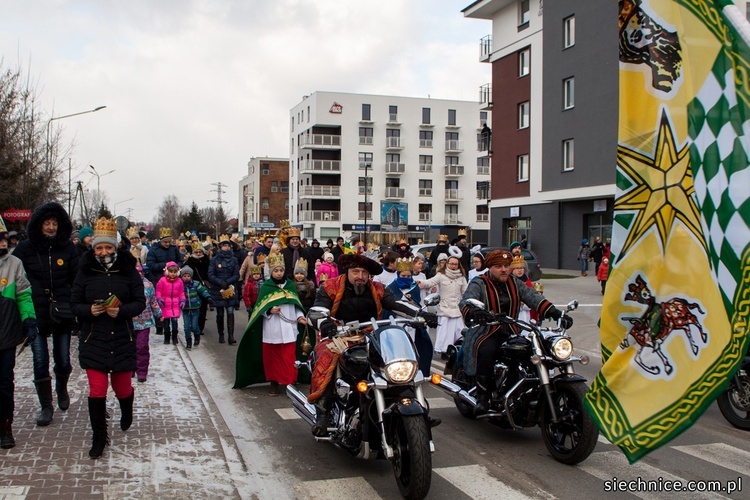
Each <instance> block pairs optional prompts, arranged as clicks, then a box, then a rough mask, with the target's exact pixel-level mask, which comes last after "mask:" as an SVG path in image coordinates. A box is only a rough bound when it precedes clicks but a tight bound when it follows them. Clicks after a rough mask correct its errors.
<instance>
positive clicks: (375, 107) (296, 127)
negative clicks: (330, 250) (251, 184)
mask: <svg viewBox="0 0 750 500" xmlns="http://www.w3.org/2000/svg"><path fill="white" fill-rule="evenodd" d="M488 115H489V112H488V111H487V110H480V108H479V105H478V103H477V102H469V101H453V100H443V99H429V98H412V97H397V96H380V95H364V94H348V93H338V92H315V93H313V94H311V95H309V96H305V97H304V98H303V99H302V101H301V102H299V103H298V104H297V105H295V106H294V107H293V108H292V109H291V111H290V126H289V130H290V161H289V165H288V168H289V181H290V188H291V191H290V197H291V210H290V214H289V218H290V220H291V221H292V224H293V225H295V226H298V227H301V228H302V231H303V235H304V236H305V237H307V238H318V239H319V240H321V241H325V240H327V239H328V238H334V239H335V238H336V237H337V236H339V235H342V236H344V237H345V238H346V239H347V240H349V239H352V238H361V239H362V240H363V241H367V242H374V243H378V244H391V243H392V242H394V241H396V240H400V239H401V238H407V240H408V241H409V242H410V243H417V242H418V240H420V239H422V240H424V241H434V240H436V239H437V236H438V234H440V233H444V234H448V235H449V236H450V237H451V238H453V237H455V236H456V235H457V234H458V230H459V229H461V228H467V229H468V234H469V240H470V241H473V242H482V243H487V242H488V240H489V235H488V230H489V206H488V203H487V202H488V199H489V192H490V188H491V186H490V170H489V163H490V158H489V142H488V141H486V140H483V137H486V136H483V135H482V125H484V124H485V123H486V122H487V120H488Z"/></svg>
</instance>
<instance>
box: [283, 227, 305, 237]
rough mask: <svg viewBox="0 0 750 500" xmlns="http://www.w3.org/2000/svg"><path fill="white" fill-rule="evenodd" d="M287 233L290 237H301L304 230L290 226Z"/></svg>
mask: <svg viewBox="0 0 750 500" xmlns="http://www.w3.org/2000/svg"><path fill="white" fill-rule="evenodd" d="M286 234H287V236H289V237H290V238H294V237H295V236H296V237H297V238H299V235H300V234H302V230H301V229H300V228H298V227H290V228H287V230H286Z"/></svg>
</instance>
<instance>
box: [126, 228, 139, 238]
mask: <svg viewBox="0 0 750 500" xmlns="http://www.w3.org/2000/svg"><path fill="white" fill-rule="evenodd" d="M125 237H126V238H127V239H131V238H138V239H139V240H140V239H141V235H140V234H138V228H137V227H135V226H132V227H129V228H128V229H127V230H126V231H125Z"/></svg>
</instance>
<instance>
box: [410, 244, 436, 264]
mask: <svg viewBox="0 0 750 500" xmlns="http://www.w3.org/2000/svg"><path fill="white" fill-rule="evenodd" d="M436 246H437V244H436V243H425V244H424V245H412V246H411V253H413V254H415V253H417V252H419V253H421V254H422V255H424V258H425V259H427V260H429V259H430V254H431V253H432V251H433V250H434V249H435V247H436Z"/></svg>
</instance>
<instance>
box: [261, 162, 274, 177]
mask: <svg viewBox="0 0 750 500" xmlns="http://www.w3.org/2000/svg"><path fill="white" fill-rule="evenodd" d="M260 168H261V169H262V170H263V175H269V174H270V173H271V165H270V164H269V163H261V164H260Z"/></svg>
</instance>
